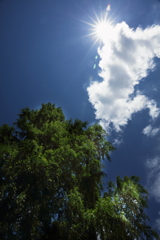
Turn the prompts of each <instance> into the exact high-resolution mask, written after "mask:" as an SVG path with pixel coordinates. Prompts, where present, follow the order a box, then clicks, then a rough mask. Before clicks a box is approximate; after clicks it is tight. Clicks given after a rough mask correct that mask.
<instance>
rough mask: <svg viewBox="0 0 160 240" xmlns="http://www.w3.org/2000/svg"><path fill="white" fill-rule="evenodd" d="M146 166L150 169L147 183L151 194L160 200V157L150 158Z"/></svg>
mask: <svg viewBox="0 0 160 240" xmlns="http://www.w3.org/2000/svg"><path fill="white" fill-rule="evenodd" d="M146 166H147V168H148V169H149V172H148V176H147V185H148V189H149V192H150V195H151V196H154V197H155V199H156V200H157V201H158V202H160V157H155V158H154V159H148V160H147V162H146Z"/></svg>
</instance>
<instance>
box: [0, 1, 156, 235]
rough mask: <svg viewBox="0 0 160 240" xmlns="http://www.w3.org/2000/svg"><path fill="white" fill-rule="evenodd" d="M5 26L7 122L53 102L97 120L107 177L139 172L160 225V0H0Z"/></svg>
mask: <svg viewBox="0 0 160 240" xmlns="http://www.w3.org/2000/svg"><path fill="white" fill-rule="evenodd" d="M108 4H110V7H107V6H108ZM104 20H105V23H106V22H107V24H106V25H105V24H103V26H102V27H103V28H102V29H101V30H102V31H100V28H99V27H100V26H101V25H100V24H101V23H102V21H104ZM98 22H99V24H98ZM104 25H105V26H104ZM0 33H1V34H0V125H2V124H3V123H7V124H9V125H11V124H12V123H13V122H14V121H15V120H16V119H17V118H18V116H17V114H18V113H19V112H20V109H22V108H24V107H26V106H28V107H29V108H31V109H37V108H39V107H40V106H41V104H42V103H47V102H51V103H54V104H56V106H60V107H62V109H63V112H64V114H65V116H66V118H67V119H69V118H72V119H76V118H78V119H80V120H82V121H88V122H89V124H93V123H95V122H96V121H98V122H99V123H100V124H101V125H102V126H103V127H104V128H105V130H106V131H107V132H108V134H109V135H108V140H109V141H111V142H112V143H113V144H114V146H115V147H116V151H115V152H114V153H112V155H111V159H112V161H111V163H110V162H104V164H105V170H106V172H107V175H108V176H107V180H106V181H108V180H112V181H115V179H116V176H121V177H124V176H131V175H135V176H139V177H140V178H141V184H142V185H143V186H144V187H145V188H147V189H148V191H149V196H150V197H149V208H148V210H147V214H148V216H149V217H150V224H151V225H152V226H153V227H154V228H155V229H156V230H157V231H159V233H160V94H159V92H160V1H159V0H110V1H109V0H106V1H104V0H103V1H102V0H81V1H79V0H67V1H66V0H45V1H44V0H34V1H33V0H14V1H13V0H0Z"/></svg>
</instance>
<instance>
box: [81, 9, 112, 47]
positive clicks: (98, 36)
mask: <svg viewBox="0 0 160 240" xmlns="http://www.w3.org/2000/svg"><path fill="white" fill-rule="evenodd" d="M91 20H92V22H90V23H89V22H85V23H86V24H87V25H89V26H90V27H91V28H90V29H89V32H90V33H89V34H87V35H86V36H92V38H93V39H94V40H95V43H97V42H98V41H100V42H106V41H107V40H109V38H110V37H112V36H113V34H114V25H113V21H111V20H110V19H108V13H107V12H106V14H105V15H104V16H101V17H98V16H97V15H96V19H93V18H91Z"/></svg>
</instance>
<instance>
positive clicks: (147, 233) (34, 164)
mask: <svg viewBox="0 0 160 240" xmlns="http://www.w3.org/2000/svg"><path fill="white" fill-rule="evenodd" d="M106 135H107V134H106V132H105V130H104V129H103V128H102V127H101V126H100V125H98V124H94V125H92V126H89V127H87V122H82V121H80V120H75V121H74V122H73V121H71V120H65V117H64V114H63V112H62V110H61V108H56V107H55V105H53V104H51V103H48V104H42V107H41V108H40V109H39V110H30V109H29V108H24V109H22V110H21V113H20V114H19V118H18V119H17V121H16V122H15V123H14V124H13V126H12V127H9V126H8V125H6V124H4V125H2V126H1V127H0V208H1V214H0V239H9V240H10V239H13V240H14V239H24V240H25V239H27V240H28V239H34V240H44V239H48V240H49V239H55V240H70V239H72V240H77V239H81V240H87V239H93V240H94V239H95V240H97V239H102V240H103V239H139V237H141V236H144V237H145V239H151V238H152V236H156V233H155V232H154V231H153V230H152V229H151V228H150V227H149V226H148V225H147V224H146V220H147V219H148V217H147V216H146V214H145V212H144V208H145V207H147V191H146V190H145V189H144V188H143V187H142V186H141V185H140V184H139V179H138V178H136V177H131V178H128V177H125V178H124V180H122V179H120V178H117V185H116V184H113V183H111V182H110V183H109V184H108V188H107V189H106V191H105V193H104V194H102V190H103V183H102V179H103V177H104V176H105V173H104V172H103V165H102V159H106V158H108V160H110V155H109V154H110V152H111V151H113V150H114V147H113V146H112V144H111V143H110V142H108V141H106ZM156 237H157V239H158V236H156Z"/></svg>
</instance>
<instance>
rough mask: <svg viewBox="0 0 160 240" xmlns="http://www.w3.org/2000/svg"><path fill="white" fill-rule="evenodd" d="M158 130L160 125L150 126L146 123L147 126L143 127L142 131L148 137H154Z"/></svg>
mask: <svg viewBox="0 0 160 240" xmlns="http://www.w3.org/2000/svg"><path fill="white" fill-rule="evenodd" d="M159 131H160V127H159V128H152V126H151V125H148V126H147V127H145V128H144V129H143V131H142V132H143V133H144V134H146V135H147V136H148V137H150V136H151V137H154V136H155V135H156V134H157V133H158V132H159Z"/></svg>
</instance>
